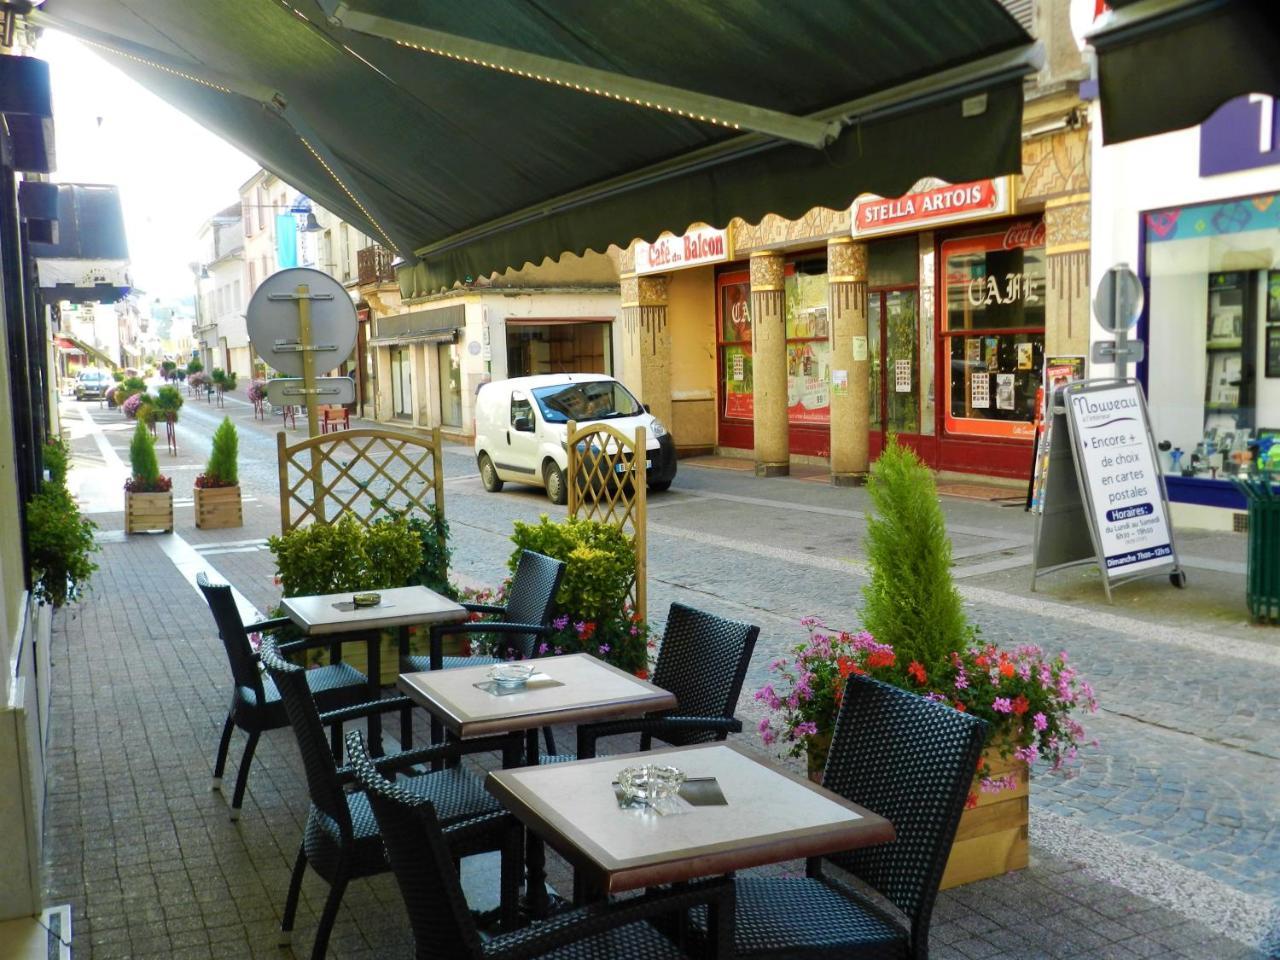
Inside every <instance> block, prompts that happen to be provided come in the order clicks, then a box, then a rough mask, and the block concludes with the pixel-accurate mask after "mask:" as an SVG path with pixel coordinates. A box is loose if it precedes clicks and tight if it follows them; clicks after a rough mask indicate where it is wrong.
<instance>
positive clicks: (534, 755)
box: [399, 653, 676, 912]
mask: <svg viewBox="0 0 1280 960" xmlns="http://www.w3.org/2000/svg"><path fill="white" fill-rule="evenodd" d="M530 663H532V664H533V665H534V666H536V667H537V674H535V679H534V680H532V681H531V686H529V687H527V688H526V689H524V690H519V691H517V692H515V693H503V694H500V695H497V694H494V693H490V692H488V691H487V690H485V689H482V688H481V687H480V686H477V684H481V685H483V684H484V683H485V681H487V680H488V676H489V670H490V669H491V667H488V666H479V667H457V668H455V669H452V670H428V671H424V672H421V673H402V674H401V675H400V683H399V689H400V692H401V693H404V694H406V695H407V696H408V697H410V698H411V699H412V700H414V701H415V702H416V703H417V704H419V705H420V706H422V707H423V708H425V709H426V710H428V711H430V713H431V714H432V715H434V716H437V717H439V718H440V719H441V720H442V721H444V725H445V728H446V729H447V730H448V731H449V732H450V733H452V734H454V735H455V736H458V737H463V738H465V737H476V736H484V735H491V734H501V733H514V732H516V731H519V730H524V731H526V735H525V763H526V764H527V765H528V766H529V767H537V765H538V731H539V730H540V729H541V728H542V727H544V726H548V725H550V724H556V723H585V722H588V721H595V720H606V719H610V718H613V717H627V716H635V715H637V714H644V713H650V712H653V711H655V710H671V709H673V708H674V707H675V706H676V698H675V695H674V694H672V693H670V692H669V691H667V690H663V689H662V688H661V687H655V686H654V685H653V684H651V683H649V682H648V681H646V680H641V679H639V678H638V677H634V676H632V675H631V674H629V673H627V672H626V671H624V670H619V669H618V668H617V667H615V666H612V665H611V664H608V663H604V662H603V661H601V660H597V659H596V658H595V657H593V656H591V655H590V654H586V653H570V654H565V655H564V656H559V657H539V658H537V659H536V660H532V661H530ZM539 676H542V677H546V678H548V680H549V681H551V683H549V684H545V685H544V682H543V681H539V680H538V679H537V677H539ZM567 765H568V764H559V763H557V764H551V765H548V769H551V768H553V767H560V766H567ZM530 839H531V841H533V842H530V844H529V845H528V852H527V860H528V870H529V890H530V893H531V902H532V903H533V904H534V907H535V910H536V911H537V912H541V910H542V907H543V906H544V898H545V886H544V884H543V879H544V876H545V874H544V869H543V868H544V854H543V849H542V844H541V843H540V842H537V841H536V840H535V838H534V834H532V833H530Z"/></svg>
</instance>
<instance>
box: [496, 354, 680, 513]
mask: <svg viewBox="0 0 1280 960" xmlns="http://www.w3.org/2000/svg"><path fill="white" fill-rule="evenodd" d="M570 420H574V421H576V422H578V423H592V422H595V421H598V420H604V421H608V423H609V426H611V427H615V428H617V429H618V430H620V431H621V432H622V433H624V434H626V435H628V436H633V435H634V434H635V430H636V427H644V430H645V438H646V446H647V447H648V448H649V449H648V456H647V458H646V459H647V461H648V481H649V483H648V486H649V489H650V490H654V491H660V490H666V489H667V488H668V487H670V486H671V481H672V480H673V479H674V478H675V475H676V445H675V441H673V440H672V439H671V434H670V433H668V432H667V429H666V427H664V426H663V425H662V423H661V422H659V421H658V419H657V418H656V417H654V416H652V415H651V414H650V413H649V412H648V411H647V410H645V408H644V405H643V404H641V403H640V401H639V400H637V399H636V398H635V397H634V396H633V395H632V394H631V392H630V391H629V390H628V389H627V388H626V387H624V386H623V385H622V384H620V383H619V382H618V381H617V380H615V379H613V377H608V376H605V375H604V374H601V373H555V374H546V375H543V376H537V377H515V378H513V379H511V380H497V381H494V382H493V383H486V384H485V385H484V386H482V387H481V388H480V393H479V394H478V395H477V397H476V463H477V465H478V466H479V468H480V479H481V481H482V482H483V483H484V488H485V489H486V490H488V491H489V492H490V493H496V492H498V491H499V490H501V489H502V485H503V483H504V482H505V481H507V480H511V481H515V482H518V483H531V484H534V485H535V486H541V487H544V488H546V491H547V497H548V498H550V500H551V502H552V503H564V502H565V501H566V500H567V499H568V496H569V488H568V486H567V484H566V483H565V471H566V470H567V469H568V466H569V455H568V453H567V450H566V440H567V437H568V423H569V421H570Z"/></svg>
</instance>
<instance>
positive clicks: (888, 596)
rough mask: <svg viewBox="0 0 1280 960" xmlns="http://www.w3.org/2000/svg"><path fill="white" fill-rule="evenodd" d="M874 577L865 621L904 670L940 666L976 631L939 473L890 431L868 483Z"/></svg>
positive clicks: (865, 600) (869, 585)
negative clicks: (955, 565)
mask: <svg viewBox="0 0 1280 960" xmlns="http://www.w3.org/2000/svg"><path fill="white" fill-rule="evenodd" d="M867 491H868V493H869V494H870V495H871V503H872V506H873V508H874V509H873V511H872V513H871V514H870V515H869V516H868V518H867V536H866V549H867V563H868V566H869V568H870V572H871V579H870V582H869V583H867V585H866V586H865V587H864V588H863V607H862V625H863V627H864V628H865V629H866V630H867V631H868V632H870V633H871V634H872V636H874V637H875V638H876V640H877V641H879V642H880V643H883V644H888V645H890V646H892V647H893V649H894V650H896V651H897V655H898V656H897V659H898V662H899V664H900V665H901V666H902V667H903V669H905V667H906V665H907V664H908V663H910V662H911V661H913V660H914V661H918V662H919V663H921V664H923V665H924V666H925V668H926V669H929V670H932V669H934V668H937V667H941V666H942V665H943V664H945V663H947V662H948V661H949V658H950V655H951V654H952V653H953V652H958V651H960V650H962V649H964V646H965V644H966V643H967V642H969V640H970V639H971V638H972V636H973V628H972V626H971V625H970V624H969V621H968V619H967V618H966V617H965V614H964V608H963V606H962V605H961V601H960V594H959V593H958V592H957V591H956V588H955V584H954V583H953V581H952V579H951V540H950V539H949V538H948V536H947V527H946V518H945V517H944V516H943V513H942V506H941V505H940V504H939V502H938V490H937V486H936V484H935V483H934V479H933V473H932V472H931V471H930V470H929V468H928V467H926V466H925V465H924V464H923V463H922V462H921V461H920V458H919V457H917V456H916V454H915V453H914V452H913V451H912V450H911V449H910V448H909V447H905V446H903V445H901V444H900V443H898V441H897V439H896V438H893V437H890V439H889V443H888V445H887V446H886V447H885V449H884V452H883V453H881V454H880V458H879V459H878V460H877V461H876V462H875V464H874V465H873V466H872V468H871V475H870V478H869V480H868V483H867Z"/></svg>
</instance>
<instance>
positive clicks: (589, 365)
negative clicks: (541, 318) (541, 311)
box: [507, 320, 613, 377]
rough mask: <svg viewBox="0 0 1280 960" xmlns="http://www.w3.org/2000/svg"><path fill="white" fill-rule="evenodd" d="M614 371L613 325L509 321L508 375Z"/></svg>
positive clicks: (602, 323)
mask: <svg viewBox="0 0 1280 960" xmlns="http://www.w3.org/2000/svg"><path fill="white" fill-rule="evenodd" d="M543 373H605V374H612V373H613V324H612V323H604V322H599V321H593V322H588V323H574V322H569V321H558V322H551V323H525V322H523V321H512V320H508V321H507V376H509V377H528V376H535V375H537V374H543Z"/></svg>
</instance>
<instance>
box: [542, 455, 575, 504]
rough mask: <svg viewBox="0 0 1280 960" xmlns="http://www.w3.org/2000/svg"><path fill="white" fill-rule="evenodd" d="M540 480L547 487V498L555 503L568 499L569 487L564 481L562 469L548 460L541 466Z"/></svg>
mask: <svg viewBox="0 0 1280 960" xmlns="http://www.w3.org/2000/svg"><path fill="white" fill-rule="evenodd" d="M542 481H543V483H544V484H546V487H547V499H548V500H550V501H551V502H552V503H555V504H563V503H566V502H567V501H568V499H569V488H568V487H566V486H565V483H564V471H563V470H561V469H560V468H559V467H558V466H556V464H555V462H554V461H551V460H548V461H547V465H546V466H545V467H543V468H542Z"/></svg>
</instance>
